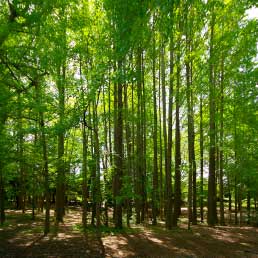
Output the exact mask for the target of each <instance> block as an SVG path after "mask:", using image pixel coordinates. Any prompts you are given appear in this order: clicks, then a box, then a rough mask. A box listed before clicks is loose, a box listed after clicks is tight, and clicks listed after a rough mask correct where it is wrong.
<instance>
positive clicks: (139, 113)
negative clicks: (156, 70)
mask: <svg viewBox="0 0 258 258" xmlns="http://www.w3.org/2000/svg"><path fill="white" fill-rule="evenodd" d="M141 52H142V51H141V49H140V48H139V49H138V51H137V57H136V58H137V61H136V62H137V65H136V66H137V104H138V105H137V125H136V126H137V142H136V144H137V146H136V153H137V169H136V171H137V172H136V195H137V197H136V224H139V223H140V222H141V207H142V202H143V196H142V171H143V164H142V153H143V146H142V145H143V139H142V78H141V77H142V72H141V68H142V65H141V61H142V59H141Z"/></svg>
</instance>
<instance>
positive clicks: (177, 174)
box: [173, 42, 181, 226]
mask: <svg viewBox="0 0 258 258" xmlns="http://www.w3.org/2000/svg"><path fill="white" fill-rule="evenodd" d="M179 45H180V43H179V42H178V48H177V51H178V53H177V73H176V130H175V186H174V188H175V202H174V214H173V215H174V216H173V218H174V219H173V225H174V226H177V220H178V218H179V216H180V214H181V168H180V167H181V139H180V138H181V137H180V73H181V67H180V52H179V51H180V50H179Z"/></svg>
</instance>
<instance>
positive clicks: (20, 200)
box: [17, 92, 26, 213]
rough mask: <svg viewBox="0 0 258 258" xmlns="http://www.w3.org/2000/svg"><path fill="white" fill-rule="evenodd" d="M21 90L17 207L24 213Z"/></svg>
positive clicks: (19, 99) (19, 103)
mask: <svg viewBox="0 0 258 258" xmlns="http://www.w3.org/2000/svg"><path fill="white" fill-rule="evenodd" d="M21 101H22V100H21V92H18V153H19V173H20V174H19V189H18V191H19V193H18V207H17V208H18V209H21V210H22V213H25V198H26V197H25V195H26V191H25V187H26V186H25V181H26V180H25V164H24V146H23V145H24V134H23V123H22V122H23V121H22V103H21Z"/></svg>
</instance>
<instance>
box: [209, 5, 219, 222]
mask: <svg viewBox="0 0 258 258" xmlns="http://www.w3.org/2000/svg"><path fill="white" fill-rule="evenodd" d="M211 15H212V18H211V24H210V30H211V32H210V60H209V73H210V75H209V115H210V118H209V119H210V121H209V127H210V128H209V138H210V145H209V178H208V225H210V226H213V225H215V224H216V221H217V219H216V180H215V179H216V175H215V165H216V164H215V150H216V146H215V135H216V133H215V83H214V74H213V73H214V68H213V62H214V60H213V59H214V54H213V51H214V50H213V40H214V24H215V15H214V11H213V10H212V14H211Z"/></svg>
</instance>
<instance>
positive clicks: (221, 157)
mask: <svg viewBox="0 0 258 258" xmlns="http://www.w3.org/2000/svg"><path fill="white" fill-rule="evenodd" d="M220 79H221V81H220V135H219V138H220V148H219V197H220V198H219V199H220V224H221V225H224V224H225V218H224V182H223V176H224V171H223V170H224V152H223V148H224V139H223V137H224V118H223V114H224V60H223V58H222V60H221V78H220Z"/></svg>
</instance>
